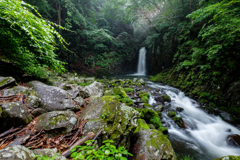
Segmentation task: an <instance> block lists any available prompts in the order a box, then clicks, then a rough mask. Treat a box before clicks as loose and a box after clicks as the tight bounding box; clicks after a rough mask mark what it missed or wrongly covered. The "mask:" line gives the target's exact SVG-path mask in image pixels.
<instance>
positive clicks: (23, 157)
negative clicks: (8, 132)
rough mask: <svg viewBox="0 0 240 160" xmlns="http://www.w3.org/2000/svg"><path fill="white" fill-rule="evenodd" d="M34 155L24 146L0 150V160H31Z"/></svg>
mask: <svg viewBox="0 0 240 160" xmlns="http://www.w3.org/2000/svg"><path fill="white" fill-rule="evenodd" d="M34 156H35V154H34V153H33V151H31V150H29V149H27V148H26V147H24V146H20V145H16V146H12V147H7V148H4V149H2V150H0V159H1V160H33V159H34Z"/></svg>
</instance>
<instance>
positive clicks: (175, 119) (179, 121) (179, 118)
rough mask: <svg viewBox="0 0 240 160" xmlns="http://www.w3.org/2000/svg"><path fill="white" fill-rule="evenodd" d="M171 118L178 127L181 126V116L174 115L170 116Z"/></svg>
mask: <svg viewBox="0 0 240 160" xmlns="http://www.w3.org/2000/svg"><path fill="white" fill-rule="evenodd" d="M172 119H173V120H174V122H175V123H177V125H178V126H179V127H182V123H181V122H182V117H177V116H174V117H172Z"/></svg>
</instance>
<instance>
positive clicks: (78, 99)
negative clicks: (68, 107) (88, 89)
mask: <svg viewBox="0 0 240 160" xmlns="http://www.w3.org/2000/svg"><path fill="white" fill-rule="evenodd" d="M74 101H75V102H76V103H77V105H79V106H83V105H84V103H85V100H84V99H83V98H82V97H77V98H75V99H74Z"/></svg>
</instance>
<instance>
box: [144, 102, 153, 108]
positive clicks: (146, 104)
mask: <svg viewBox="0 0 240 160" xmlns="http://www.w3.org/2000/svg"><path fill="white" fill-rule="evenodd" d="M143 106H144V107H148V108H152V106H151V105H150V104H148V103H144V104H143Z"/></svg>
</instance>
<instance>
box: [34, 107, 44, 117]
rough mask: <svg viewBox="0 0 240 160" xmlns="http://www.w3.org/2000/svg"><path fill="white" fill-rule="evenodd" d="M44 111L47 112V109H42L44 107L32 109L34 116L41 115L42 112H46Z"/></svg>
mask: <svg viewBox="0 0 240 160" xmlns="http://www.w3.org/2000/svg"><path fill="white" fill-rule="evenodd" d="M44 113H47V111H46V110H45V109H42V108H36V109H34V110H33V111H32V115H33V116H34V117H37V116H40V115H42V114H44Z"/></svg>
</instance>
